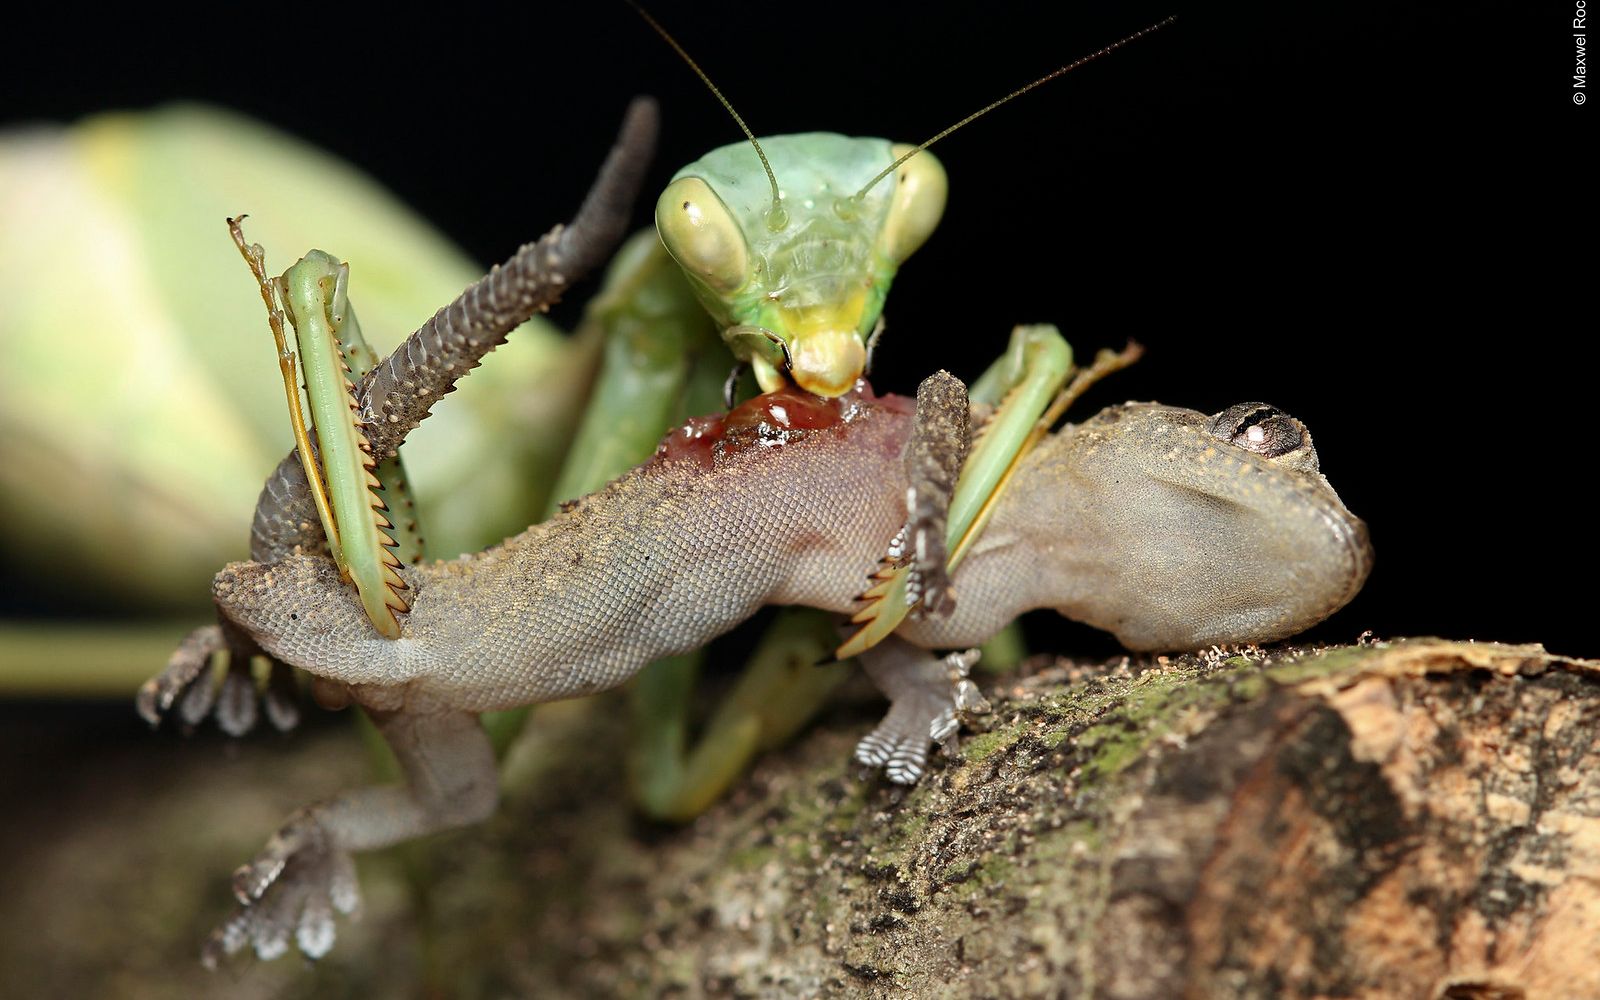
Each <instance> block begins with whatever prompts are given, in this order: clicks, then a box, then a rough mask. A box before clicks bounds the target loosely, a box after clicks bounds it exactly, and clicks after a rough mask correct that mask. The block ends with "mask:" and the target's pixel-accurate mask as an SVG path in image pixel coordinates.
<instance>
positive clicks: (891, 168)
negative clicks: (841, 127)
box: [640, 11, 1178, 200]
mask: <svg viewBox="0 0 1600 1000" xmlns="http://www.w3.org/2000/svg"><path fill="white" fill-rule="evenodd" d="M640 13H644V12H643V11H640ZM645 16H646V17H648V16H649V15H645ZM1177 19H1178V15H1176V14H1173V15H1170V16H1169V17H1166V18H1163V19H1162V20H1160V21H1157V22H1156V23H1155V24H1152V25H1150V27H1148V28H1142V29H1140V30H1139V31H1135V32H1134V33H1133V34H1131V35H1129V36H1128V37H1126V38H1124V39H1121V40H1120V41H1115V42H1112V43H1111V44H1110V45H1107V46H1106V47H1105V48H1102V49H1097V50H1096V51H1094V52H1091V53H1089V54H1088V55H1086V56H1083V57H1082V58H1080V59H1074V60H1073V61H1072V62H1069V63H1067V64H1066V65H1065V66H1062V67H1060V68H1058V69H1054V70H1051V71H1050V72H1049V73H1046V74H1045V75H1044V76H1041V77H1039V79H1037V80H1035V81H1033V82H1032V83H1030V84H1028V85H1027V86H1024V87H1018V88H1017V89H1016V90H1013V91H1012V92H1011V93H1009V94H1007V95H1006V96H1004V97H1002V98H1000V99H999V100H998V101H994V102H992V103H990V104H988V105H985V106H984V107H981V108H979V109H978V110H977V111H974V112H973V113H972V114H970V115H968V116H967V117H965V118H963V119H961V120H960V121H958V122H956V123H955V124H954V125H952V126H950V127H949V128H947V129H945V130H944V131H943V132H940V133H939V134H938V135H936V136H934V137H933V138H932V139H929V140H928V141H927V142H925V143H923V144H922V145H920V146H918V147H917V148H915V149H913V150H911V151H910V152H908V153H906V154H905V155H904V156H902V157H900V158H899V159H897V160H895V161H894V162H893V163H891V164H889V165H888V166H887V167H884V168H883V170H882V171H880V172H879V173H878V176H876V177H874V178H872V180H870V181H867V183H866V186H865V187H863V188H862V189H861V190H860V191H857V192H856V193H855V194H854V195H853V196H852V198H851V200H859V199H861V198H864V197H866V194H867V192H868V191H871V190H872V188H873V186H874V185H875V184H877V183H878V182H879V181H881V180H883V179H884V178H885V177H887V176H889V175H890V174H892V173H894V172H895V171H896V170H898V169H900V164H902V163H904V162H906V161H907V160H909V159H911V158H912V157H913V156H916V155H917V154H918V153H920V152H922V151H923V150H924V149H927V148H928V147H929V146H931V145H933V144H934V143H936V142H938V141H939V140H940V139H943V138H944V137H945V136H947V135H949V134H950V133H951V132H954V131H955V130H956V129H958V128H961V127H962V126H963V125H966V124H968V123H970V122H972V121H974V120H975V119H978V118H982V117H983V116H984V115H986V114H988V113H989V112H991V111H993V110H994V109H995V108H998V107H999V106H1000V105H1002V104H1006V103H1008V102H1010V101H1013V100H1015V99H1016V98H1018V97H1021V96H1022V95H1023V94H1026V93H1027V92H1028V91H1030V90H1032V89H1033V88H1035V87H1037V86H1040V85H1041V84H1046V83H1049V82H1050V81H1051V80H1054V79H1055V78H1056V77H1058V76H1064V75H1066V74H1067V73H1070V72H1072V71H1073V70H1075V69H1077V68H1078V67H1079V66H1082V65H1083V64H1085V63H1091V62H1094V61H1095V60H1096V59H1099V58H1100V57H1101V56H1104V55H1109V54H1111V53H1112V52H1115V51H1116V50H1118V49H1120V48H1122V47H1123V46H1124V45H1127V44H1129V43H1130V42H1136V41H1138V40H1139V39H1141V38H1143V37H1144V36H1146V35H1148V34H1150V33H1151V32H1154V31H1159V30H1161V29H1162V28H1165V27H1166V26H1167V25H1169V24H1171V23H1172V22H1173V21H1176V20H1177ZM669 40H670V39H669ZM684 58H688V57H687V56H685V57H684ZM690 65H691V66H692V65H694V64H693V63H690ZM710 82H711V81H709V80H707V81H706V83H708V84H709V83H710ZM712 89H715V88H712ZM718 96H719V97H720V96H721V95H720V94H719V95H718ZM728 110H729V111H732V110H733V109H732V108H729V109H728ZM734 117H738V116H737V115H735V116H734ZM739 124H741V125H743V124H744V123H743V122H740V123H739ZM750 141H751V142H754V141H755V139H754V138H752V139H751V140H750ZM761 162H763V163H765V162H766V158H765V157H762V160H761Z"/></svg>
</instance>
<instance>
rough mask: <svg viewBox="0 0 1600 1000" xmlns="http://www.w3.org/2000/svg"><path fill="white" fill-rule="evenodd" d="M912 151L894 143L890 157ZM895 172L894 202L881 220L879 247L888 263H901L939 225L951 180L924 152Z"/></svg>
mask: <svg viewBox="0 0 1600 1000" xmlns="http://www.w3.org/2000/svg"><path fill="white" fill-rule="evenodd" d="M915 148H916V147H914V146H908V145H906V144H905V143H896V144H895V145H894V146H892V147H890V149H889V155H890V156H892V157H895V158H899V157H902V156H904V155H906V154H907V153H909V152H911V150H913V149H915ZM894 173H895V183H894V201H893V202H891V203H890V205H889V214H888V216H887V217H885V219H884V222H883V236H882V237H881V240H880V243H879V246H880V247H881V248H882V250H883V252H884V253H885V254H887V255H888V256H889V259H890V260H892V261H894V262H895V263H896V264H903V263H905V260H906V258H907V257H910V256H911V255H912V254H913V253H915V252H916V251H917V248H918V247H920V246H922V244H923V243H926V242H927V240H928V237H929V236H930V235H932V233H933V230H934V228H935V227H936V226H938V225H939V219H940V218H941V217H943V215H944V202H945V196H946V195H947V194H949V191H950V181H949V178H947V177H946V176H945V172H944V165H943V164H942V163H940V162H939V161H938V159H936V158H935V157H934V156H933V155H932V154H930V153H929V152H928V151H927V150H923V151H922V152H920V153H918V154H917V155H916V156H913V157H912V158H911V159H909V160H907V161H906V162H904V163H902V164H900V166H899V167H898V168H896V170H895V172H894Z"/></svg>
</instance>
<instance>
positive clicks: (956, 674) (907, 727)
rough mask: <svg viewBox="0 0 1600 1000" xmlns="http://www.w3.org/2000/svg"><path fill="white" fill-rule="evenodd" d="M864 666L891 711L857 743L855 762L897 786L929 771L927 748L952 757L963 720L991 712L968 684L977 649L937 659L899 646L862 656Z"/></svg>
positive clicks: (908, 782) (905, 783)
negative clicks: (937, 747)
mask: <svg viewBox="0 0 1600 1000" xmlns="http://www.w3.org/2000/svg"><path fill="white" fill-rule="evenodd" d="M880 648H882V647H880ZM862 662H863V665H864V666H865V667H866V669H867V673H868V674H869V675H871V677H872V679H873V681H874V682H876V683H877V685H878V687H879V688H880V689H882V690H883V693H884V694H886V695H888V697H889V712H888V714H887V715H885V716H884V718H883V721H882V722H881V723H879V724H878V727H877V728H876V729H874V730H873V731H872V732H870V733H868V734H867V735H866V736H864V737H862V739H861V742H860V743H858V744H856V752H855V758H856V760H857V761H859V762H860V763H862V764H865V765H867V766H868V767H881V768H883V769H884V773H885V775H886V776H887V777H888V779H889V780H890V781H893V782H895V783H896V784H901V785H914V784H916V783H917V780H918V779H919V778H921V777H922V773H923V771H924V770H925V769H926V767H927V762H928V749H929V747H931V746H932V745H933V744H934V743H939V744H940V745H941V746H942V747H943V748H944V750H945V752H946V753H953V752H954V751H955V748H956V733H957V731H958V730H959V729H960V727H961V717H962V715H963V714H965V713H969V712H984V711H987V710H988V708H989V705H988V703H987V702H986V701H984V699H983V697H982V695H980V694H979V693H978V689H977V686H976V685H974V684H973V683H972V682H971V681H970V680H968V679H967V674H968V672H969V671H970V670H971V669H972V666H973V664H975V663H977V662H978V651H977V650H976V649H969V650H966V651H964V652H959V653H951V654H949V655H948V656H945V657H944V658H942V659H938V658H935V657H932V656H929V655H928V654H927V653H926V652H923V651H922V650H918V649H914V648H913V647H910V646H906V645H904V644H898V645H894V646H890V648H888V649H887V650H885V651H884V652H883V654H881V655H868V656H864V657H863V658H862Z"/></svg>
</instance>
